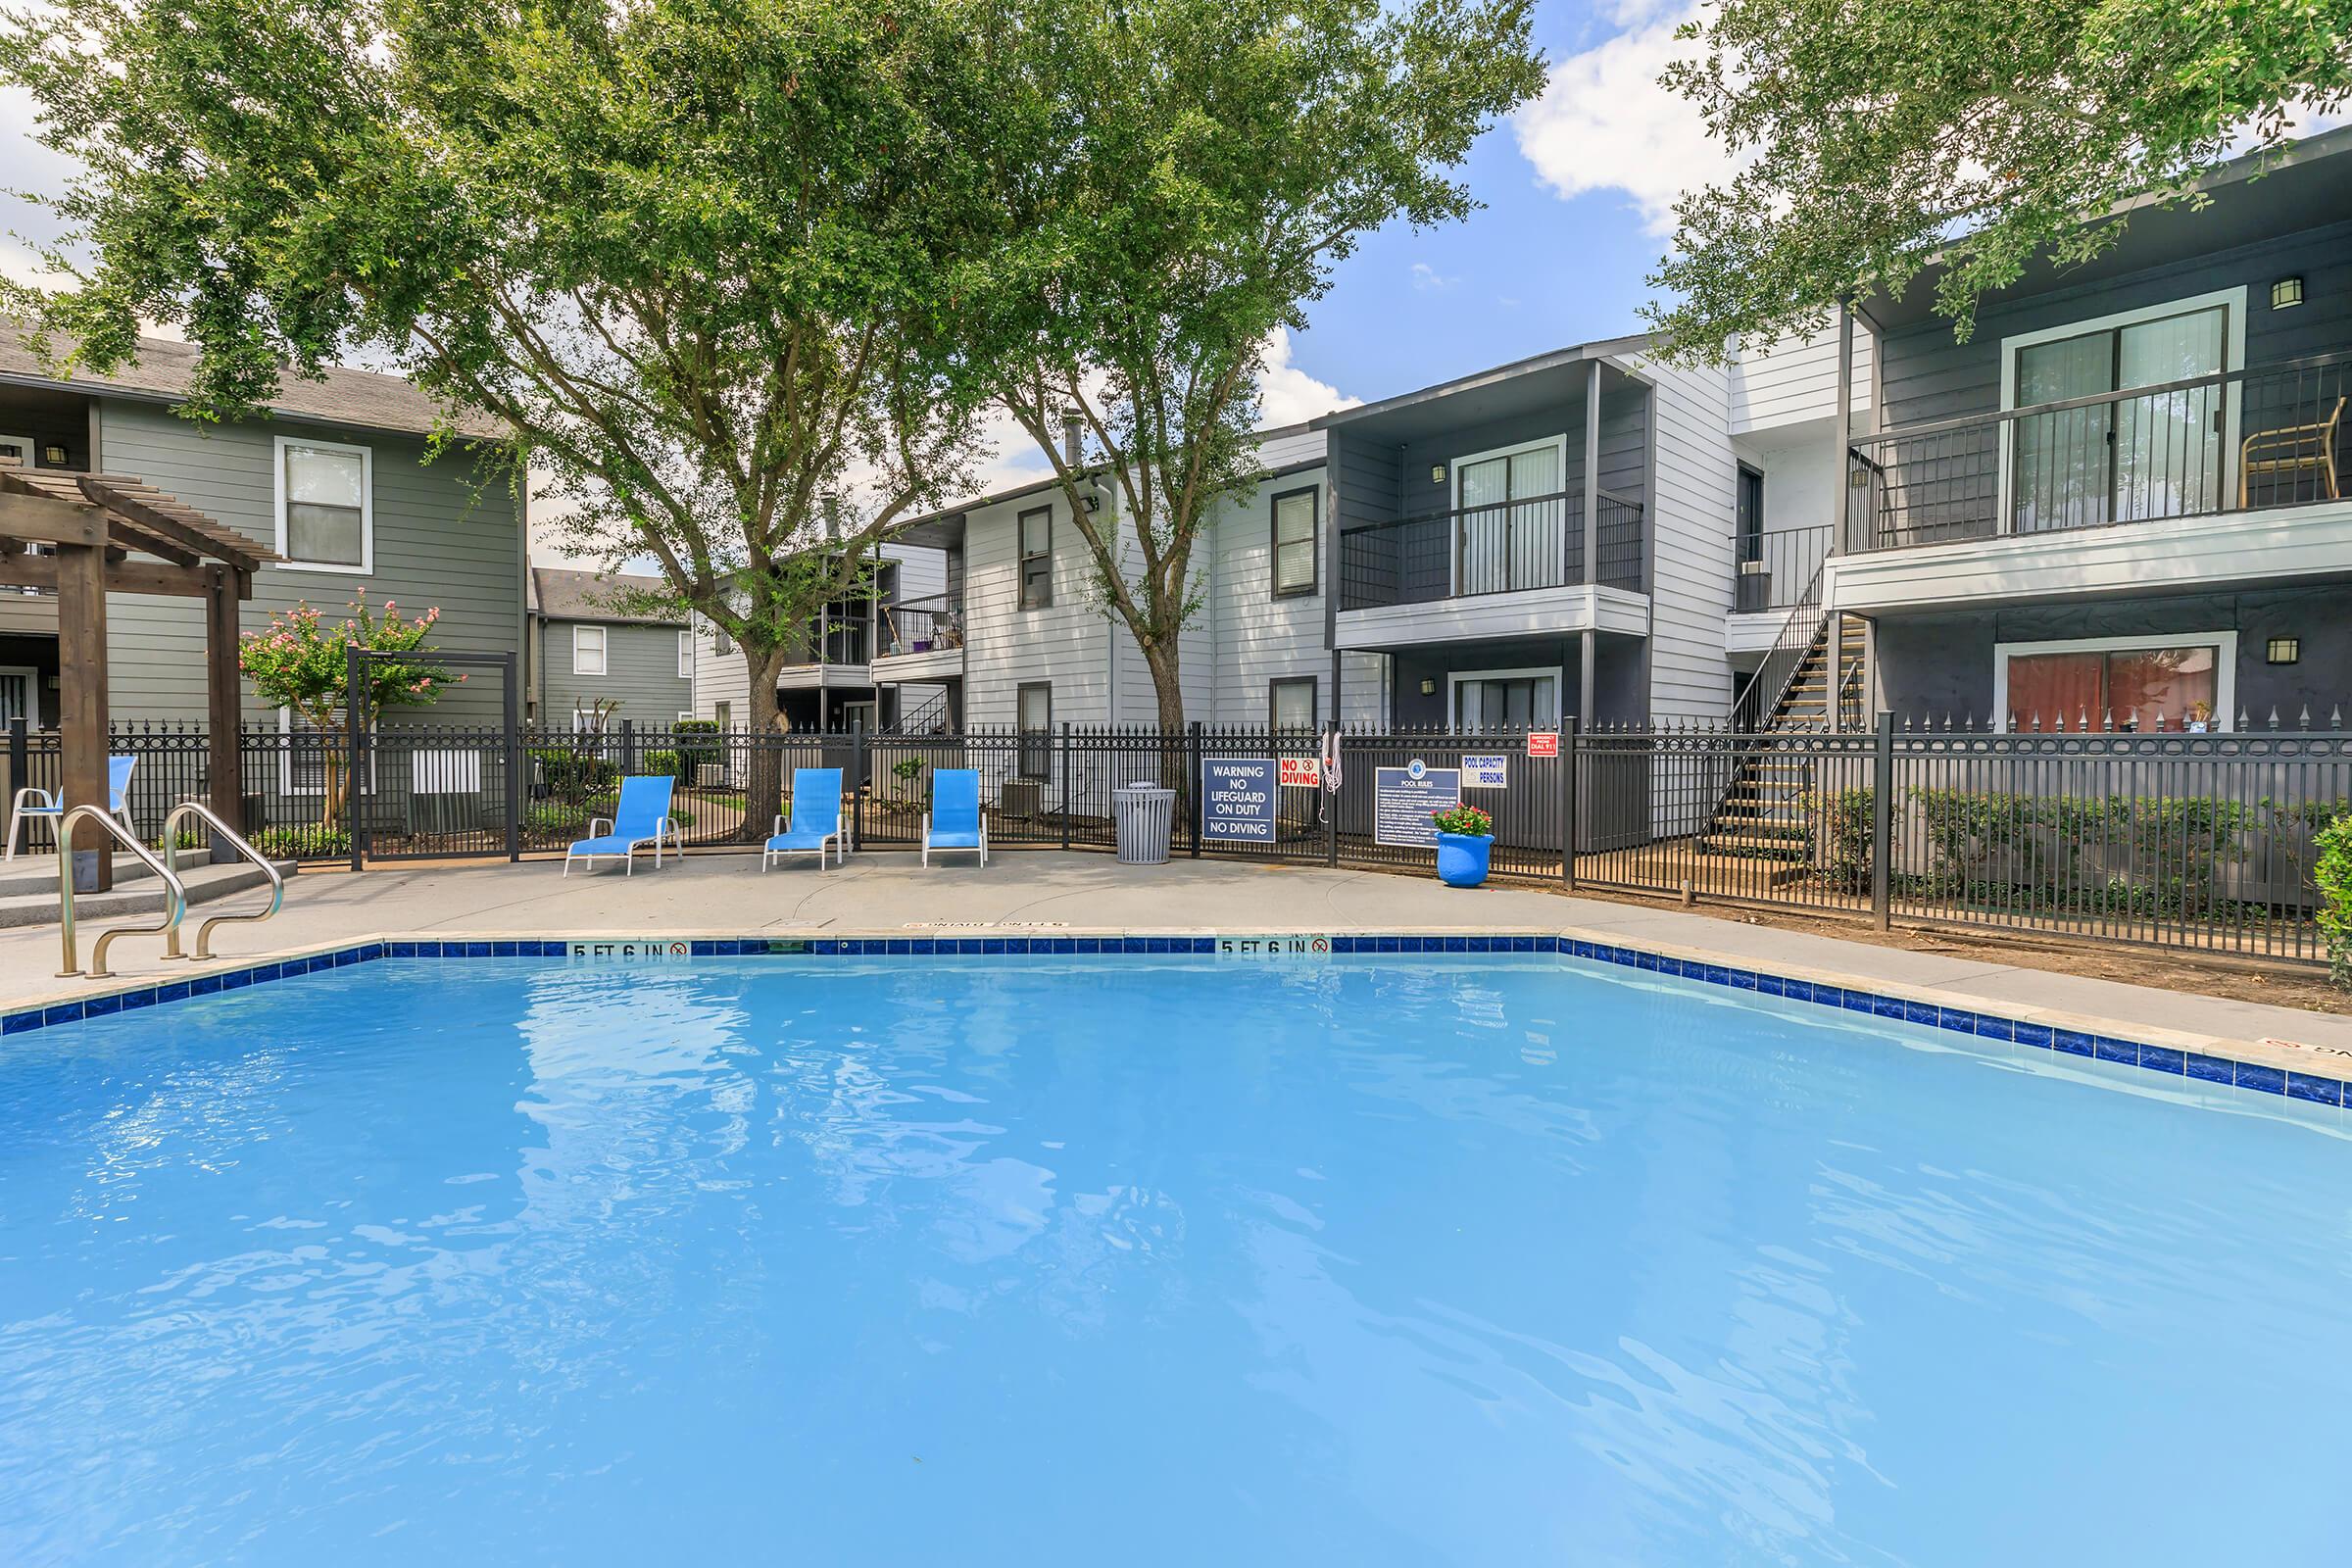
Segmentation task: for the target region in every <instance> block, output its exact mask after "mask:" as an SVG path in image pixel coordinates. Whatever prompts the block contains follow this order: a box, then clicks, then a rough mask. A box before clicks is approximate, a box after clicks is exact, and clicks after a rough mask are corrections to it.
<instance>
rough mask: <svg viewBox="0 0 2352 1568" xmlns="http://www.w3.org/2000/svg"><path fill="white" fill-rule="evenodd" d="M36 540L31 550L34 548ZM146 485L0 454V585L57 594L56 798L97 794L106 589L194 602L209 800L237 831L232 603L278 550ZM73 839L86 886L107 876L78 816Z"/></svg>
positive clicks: (98, 844) (103, 882)
mask: <svg viewBox="0 0 2352 1568" xmlns="http://www.w3.org/2000/svg"><path fill="white" fill-rule="evenodd" d="M35 546H37V547H39V550H38V552H37V553H36V551H35V550H34V548H33V547H35ZM282 559H283V558H282V557H280V556H279V555H278V554H277V553H276V552H275V551H273V550H270V549H268V548H266V547H264V546H262V545H259V544H257V543H255V542H254V541H253V540H252V539H250V538H248V537H246V536H245V535H244V534H241V533H239V532H237V531H236V530H235V529H233V528H229V527H226V526H224V525H223V524H221V523H219V522H216V521H215V520H214V519H212V518H211V517H208V516H206V515H204V514H203V513H201V512H198V511H197V510H195V509H194V508H193V507H189V506H185V505H182V504H181V503H180V502H178V501H176V500H174V499H173V498H172V497H171V496H169V495H166V494H165V493H164V492H163V491H161V490H158V489H156V488H155V487H154V486H153V485H151V484H147V483H145V482H143V481H141V480H138V479H134V478H131V477H128V476H127V475H123V474H116V473H70V472H67V471H65V470H63V469H57V468H27V467H25V466H21V465H18V464H15V463H8V462H0V585H6V586H14V587H30V588H47V589H53V590H55V592H56V594H57V673H58V709H59V713H58V741H59V749H60V752H61V757H60V762H61V766H62V777H61V779H60V783H61V784H62V786H63V789H62V791H61V793H60V796H59V799H60V801H61V802H62V803H63V804H64V805H65V806H67V807H69V808H71V807H74V806H82V805H95V806H97V807H98V808H99V809H102V810H103V809H105V808H106V807H107V805H108V804H109V803H108V801H107V781H106V771H107V751H108V747H109V740H108V728H107V711H106V689H107V657H106V596H107V595H108V594H110V593H118V594H161V595H169V596H172V597H179V598H193V599H200V600H202V601H203V602H204V667H205V685H206V693H207V698H208V702H207V708H206V711H207V714H208V718H209V722H208V724H207V726H206V734H207V740H208V742H209V751H210V758H209V769H208V771H209V775H210V782H211V786H212V802H211V805H212V808H213V809H214V810H215V811H216V812H218V813H219V814H220V816H221V820H222V821H224V822H226V823H228V824H229V825H230V826H231V827H233V828H235V829H236V830H237V831H238V832H240V833H242V832H244V831H245V826H246V825H245V822H244V819H243V817H242V815H241V814H240V813H241V812H242V811H243V809H244V781H243V778H242V772H243V768H242V765H241V762H240V759H239V755H238V750H237V729H238V723H239V720H240V718H241V717H242V708H241V704H240V703H239V700H238V688H237V679H238V677H237V605H238V604H239V602H240V601H243V600H247V599H251V598H252V597H253V574H254V572H255V571H256V570H257V569H259V568H260V566H261V565H262V564H263V563H265V562H270V561H278V560H282ZM74 847H75V848H76V849H78V850H91V851H95V852H96V853H97V882H96V886H97V887H98V888H99V889H101V890H103V889H106V888H108V887H111V886H113V883H114V856H113V852H112V846H111V844H110V843H109V841H108V840H107V838H106V837H105V835H104V832H103V830H102V829H99V828H97V827H94V826H92V825H91V824H89V823H86V822H85V823H83V824H82V826H81V827H80V828H79V829H78V831H77V832H76V835H75V841H74Z"/></svg>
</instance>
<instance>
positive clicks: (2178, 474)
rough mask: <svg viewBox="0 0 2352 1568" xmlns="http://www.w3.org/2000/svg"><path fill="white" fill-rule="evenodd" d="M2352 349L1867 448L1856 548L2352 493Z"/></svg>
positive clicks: (1918, 428) (2038, 407) (1915, 429)
mask: <svg viewBox="0 0 2352 1568" xmlns="http://www.w3.org/2000/svg"><path fill="white" fill-rule="evenodd" d="M2348 400H2352V354H2346V353H2334V354H2321V355H2314V356H2312V357H2310V358H2308V359H2301V360H2291V361H2286V362H2282V363H2280V364H2278V365H2271V366H2262V367H2258V368H2253V369H2249V370H2229V371H2225V372H2221V373H2217V374H2213V375H2200V376H2190V377H2186V378H2184V379H2181V380H2178V381H2167V382H2164V383H2162V384H2160V385H2155V386H2143V387H2132V388H2130V389H2128V390H2125V391H2121V392H2107V393H2099V394H2096V395H2093V396H2089V397H2080V398H2068V399H2065V400H2063V401H2061V402H2056V403H2041V404H2035V405H2034V406H2033V407H2031V408H2025V409H2015V410H2011V411H2009V412H2006V413H2002V414H1995V415H1985V416H1981V417H1970V418H1961V419H1939V420H1936V422H1934V423H1931V424H1917V425H1911V426H1908V427H1906V428H1903V429H1899V430H1890V431H1887V433H1886V434H1884V435H1878V436H1873V437H1871V438H1869V439H1867V440H1863V441H1858V442H1856V443H1854V448H1853V466H1854V473H1853V480H1852V483H1851V484H1850V485H1849V487H1848V489H1847V491H1846V500H1847V513H1846V526H1847V529H1848V533H1847V538H1848V539H1849V541H1850V545H1851V548H1853V549H1855V550H1895V549H1902V548H1905V547H1907V546H1912V545H1932V544H1945V543H1949V542H1951V541H1954V540H1963V539H1990V538H1997V537H2001V536H2004V535H2009V534H2035V533H2054V532H2061V531H2067V530H2072V529H2080V528H2104V527H2111V526H2115V525H2118V524H2127V523H2136V522H2153V521H2158V520H2161V519H2164V518H2168V517H2195V516H2209V515H2216V514H2220V513H2226V512H2241V511H2250V510H2255V509H2260V508H2272V507H2296V506H2310V505H2313V504H2316V503H2320V502H2327V501H2337V500H2341V499H2343V494H2344V492H2343V484H2344V480H2345V478H2346V474H2345V462H2346V460H2347V458H2352V447H2347V445H2346V437H2345V433H2344V424H2345V420H2344V415H2345V412H2346V406H2347V401H2348Z"/></svg>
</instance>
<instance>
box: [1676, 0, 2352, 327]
mask: <svg viewBox="0 0 2352 1568" xmlns="http://www.w3.org/2000/svg"><path fill="white" fill-rule="evenodd" d="M1680 36H1682V37H1683V38H1685V39H1686V40H1689V41H1691V43H1693V44H1695V45H1697V46H1698V47H1697V50H1696V52H1695V53H1694V55H1693V56H1692V57H1691V58H1688V59H1686V60H1684V61H1681V62H1678V63H1677V64H1676V65H1675V66H1673V67H1672V68H1670V69H1669V70H1668V72H1667V73H1666V75H1665V77H1664V78H1663V80H1664V81H1665V83H1666V84H1667V85H1668V86H1670V87H1673V88H1675V89H1676V90H1678V91H1680V92H1681V93H1683V94H1684V95H1685V96H1687V97H1688V98H1690V99H1691V101H1692V102H1693V103H1695V104H1696V105H1697V106H1698V109H1699V112H1700V113H1701V114H1703V115H1704V116H1705V119H1706V123H1707V126H1708V128H1709V130H1710V131H1711V132H1712V133H1713V135H1714V136H1715V137H1716V138H1717V139H1718V140H1719V141H1721V142H1722V143H1723V145H1724V147H1725V148H1726V150H1727V151H1729V152H1730V153H1732V154H1733V155H1734V156H1735V157H1737V158H1740V159H1743V160H1748V162H1747V163H1746V165H1745V167H1744V168H1743V169H1741V170H1740V172H1739V173H1737V174H1736V175H1734V176H1733V177H1732V178H1731V179H1730V180H1729V181H1728V182H1727V183H1722V184H1717V185H1712V186H1710V187H1708V188H1707V189H1705V190H1701V191H1697V192H1694V193H1691V194H1690V195H1687V196H1686V197H1685V198H1684V199H1683V201H1682V202H1681V203H1680V204H1679V205H1678V206H1677V208H1676V216H1677V219H1678V224H1679V226H1678V228H1677V231H1676V234H1675V238H1674V247H1673V253H1672V254H1671V255H1670V256H1669V257H1668V258H1667V260H1666V261H1665V263H1664V264H1663V265H1662V266H1661V267H1660V269H1659V271H1658V273H1657V275H1656V276H1655V277H1653V278H1652V279H1651V281H1652V282H1653V283H1655V284H1657V285H1659V286H1661V287H1663V288H1665V289H1668V290H1671V291H1673V292H1674V293H1675V294H1676V295H1678V296H1679V298H1678V299H1677V300H1676V301H1675V302H1674V303H1672V304H1671V305H1666V306H1658V307H1653V308H1652V312H1651V314H1652V317H1653V319H1655V321H1656V322H1657V323H1658V325H1660V326H1661V327H1662V328H1663V329H1664V330H1665V331H1666V332H1667V334H1668V335H1669V337H1670V339H1671V340H1672V342H1673V345H1674V347H1675V349H1676V350H1677V351H1678V352H1679V353H1681V354H1684V355H1686V356H1696V357H1714V356H1717V355H1719V354H1721V353H1722V351H1723V349H1724V346H1725V344H1726V343H1727V342H1728V340H1729V339H1730V338H1731V337H1732V336H1733V335H1735V334H1740V335H1746V336H1749V337H1753V338H1759V339H1761V338H1769V337H1775V336H1779V335H1782V334H1788V333H1798V334H1801V333H1809V332H1813V331H1817V330H1819V329H1820V328H1821V327H1822V326H1823V325H1824V324H1825V323H1826V322H1827V321H1828V320H1829V319H1830V315H1831V312H1832V311H1833V310H1834V308H1835V307H1837V306H1838V305H1839V304H1858V303H1860V302H1862V301H1864V300H1867V299H1869V298H1870V297H1872V296H1874V295H1876V294H1879V293H1881V292H1889V293H1898V294H1899V293H1900V292H1901V291H1902V290H1903V289H1904V288H1905V287H1906V286H1907V285H1908V284H1909V283H1910V282H1911V281H1912V280H1913V279H1914V278H1915V277H1916V276H1917V275H1918V274H1919V272H1920V271H1921V270H1922V269H1923V268H1925V267H1926V266H1927V265H1928V264H1929V263H1930V261H1931V260H1937V261H1940V262H1943V263H1945V264H1947V265H1944V267H1943V270H1941V271H1940V273H1939V274H1938V276H1937V278H1936V308H1937V309H1938V310H1939V311H1940V312H1941V313H1943V314H1944V315H1946V316H1948V317H1949V318H1950V319H1952V320H1953V322H1954V323H1955V329H1956V331H1957V332H1958V334H1959V335H1960V336H1961V337H1963V338H1965V337H1966V336H1967V335H1968V334H1969V332H1970V331H1971V329H1972V328H1973V325H1974V319H1975V309H1976V305H1977V302H1978V300H1979V299H1980V298H1981V297H1982V296H1983V295H1984V294H1985V293H1986V292H1987V291H1989V290H1993V289H1998V288H2001V287H2003V286H2005V285H2007V284H2009V283H2011V282H2013V281H2015V280H2016V278H2017V277H2018V276H2019V274H2020V272H2021V271H2022V270H2024V268H2025V267H2026V266H2027V264H2028V263H2030V262H2032V261H2033V260H2034V258H2035V257H2036V256H2043V255H2046V256H2047V257H2049V258H2050V259H2052V260H2054V261H2056V262H2058V263H2060V264H2062V265H2063V264H2066V263H2071V262H2080V261H2082V260H2085V259H2087V258H2089V257H2091V256H2095V255H2097V254H2098V253H2100V252H2101V251H2103V250H2106V249H2107V248H2108V247H2110V246H2112V245H2114V244H2115V243H2116V241H2117V240H2118V239H2119V238H2121V237H2122V235H2123V232H2124V229H2125V226H2126V224H2127V223H2128V222H2129V215H2128V214H2126V213H2124V212H2122V211H2120V210H2119V205H2120V204H2121V203H2123V202H2124V201H2126V200H2127V199H2129V198H2132V197H2136V196H2138V195H2140V194H2141V193H2143V192H2146V193H2153V194H2155V195H2156V196H2157V197H2158V198H2160V199H2164V200H2170V201H2195V200H2196V199H2197V197H2196V196H2195V194H2194V192H2193V190H2192V188H2191V187H2192V185H2193V183H2194V181H2195V180H2196V179H2197V178H2198V177H2199V176H2200V175H2202V174H2204V173H2206V172H2209V171H2210V170H2211V169H2212V168H2213V167H2214V166H2215V165H2216V164H2217V163H2219V162H2221V161H2222V160H2224V159H2226V158H2228V157H2230V156H2232V155H2233V154H2234V153H2237V152H2240V151H2247V150H2262V149H2277V148H2280V147H2283V146H2285V145H2287V144H2288V143H2289V141H2290V140H2291V132H2292V126H2293V124H2294V123H2295V122H2296V120H2297V119H2298V117H2299V116H2302V115H2305V114H2308V113H2315V112H2316V113H2328V112H2332V111H2336V110H2340V109H2342V108H2343V107H2344V105H2345V104H2346V102H2347V99H2348V97H2352V11H2348V10H2347V9H2346V7H2345V6H2344V5H2343V4H2341V3H2340V0H2337V3H2330V4H2311V3H2307V0H2187V3H2183V0H1880V3H1874V4H1872V5H1868V6H1862V7H1855V6H1851V5H1845V4H1839V3H1835V0H1721V3H1720V4H1718V5H1717V6H1715V7H1714V8H1713V9H1712V10H1711V12H1709V13H1708V14H1707V16H1706V20H1704V21H1703V22H1692V23H1691V24H1689V25H1686V26H1685V27H1684V28H1683V29H1682V32H1681V34H1680Z"/></svg>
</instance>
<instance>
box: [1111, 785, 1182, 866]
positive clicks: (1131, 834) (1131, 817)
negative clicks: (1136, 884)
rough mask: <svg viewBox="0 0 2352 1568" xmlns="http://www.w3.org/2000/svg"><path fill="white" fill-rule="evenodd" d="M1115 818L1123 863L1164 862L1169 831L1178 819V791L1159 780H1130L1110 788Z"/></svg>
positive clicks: (1158, 863) (1166, 854)
mask: <svg viewBox="0 0 2352 1568" xmlns="http://www.w3.org/2000/svg"><path fill="white" fill-rule="evenodd" d="M1110 815H1111V820H1112V821H1113V822H1114V823H1115V824H1117V827H1118V832H1119V861H1120V863H1121V864H1123V865H1162V864H1165V863H1166V861H1167V858H1168V833H1169V830H1170V829H1171V828H1172V827H1173V826H1174V824H1175V821H1176V792H1175V791H1174V790H1163V789H1161V788H1160V787H1159V786H1158V785H1156V784H1140V783H1139V784H1130V785H1128V786H1127V787H1126V788H1125V789H1117V790H1112V791H1111V792H1110Z"/></svg>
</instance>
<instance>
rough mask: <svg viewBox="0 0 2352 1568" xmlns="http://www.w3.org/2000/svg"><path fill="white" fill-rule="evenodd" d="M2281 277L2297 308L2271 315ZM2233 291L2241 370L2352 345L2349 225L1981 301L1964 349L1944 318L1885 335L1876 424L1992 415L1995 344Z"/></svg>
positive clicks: (1997, 379) (1997, 371) (1997, 384)
mask: <svg viewBox="0 0 2352 1568" xmlns="http://www.w3.org/2000/svg"><path fill="white" fill-rule="evenodd" d="M2125 243H2127V244H2129V243H2130V241H2129V240H2128V239H2127V240H2126V241H2125ZM2288 276H2301V277H2302V278H2303V279H2304V303H2303V304H2302V305H2299V306H2297V307H2295V308H2294V309H2292V310H2285V311H2274V310H2272V309H2271V284H2272V283H2273V282H2274V281H2276V280H2277V279H2278V278H2281V277H2288ZM2241 286H2242V287H2243V288H2244V289H2245V290H2246V299H2247V312H2246V323H2245V324H2246V364H2247V365H2248V366H2261V365H2264V364H2269V363H2274V362H2277V361H2279V360H2289V359H2296V358H2300V357H2302V356H2304V355H2307V354H2318V353H2323V352H2327V351H2330V350H2335V349H2342V348H2346V347H2352V223H2331V224H2329V225H2327V226H2326V227H2324V228H2313V229H2309V230H2306V231H2304V232H2303V233H2301V234H2297V235H2292V236H2289V237H2288V238H2285V239H2279V240H2274V241H2270V242H2268V243H2265V244H2261V245H2249V246H2244V247H2241V248H2239V249H2237V250H2232V251H2225V252H2222V253H2220V254H2217V255H2214V256H2208V257H2203V258H2200V259H2198V260H2197V261H2194V262H2186V263H2180V264H2177V265H2175V266H2171V267H2162V268H2154V269H2151V270H2147V271H2144V272H2135V273H2132V274H2131V275H2129V276H2126V277H2122V278H2118V279H2115V280H2114V281H2111V282H2104V283H2096V284H2088V285H2085V286H2082V287H2080V288H2069V289H2058V290H2054V291H2052V292H2049V293H2046V294H2036V295H2033V296H2031V297H2027V298H2020V299H2008V300H1991V301H1987V302H1986V303H1985V306H1984V308H1983V309H1982V310H1980V311H1979V313H1978V316H1977V329H1976V332H1975V334H1974V335H1973V336H1972V337H1971V338H1970V339H1969V341H1967V342H1966V343H1961V342H1956V341H1954V339H1953V336H1952V328H1951V325H1950V323H1949V322H1945V321H1929V322H1926V323H1924V324H1922V325H1919V326H1915V327H1911V328H1909V329H1908V330H1905V331H1902V332H1895V333H1889V334H1888V335H1887V339H1886V342H1885V343H1884V345H1883V346H1882V349H1881V355H1882V359H1881V365H1880V375H1881V380H1882V385H1883V393H1882V395H1883V396H1884V397H1885V399H1886V422H1887V424H1888V425H1902V424H1916V423H1920V422H1923V421H1926V420H1930V419H1950V418H1958V417H1962V416H1965V415H1972V414H1990V413H1994V412H1996V411H1997V410H1998V409H1999V408H2000V404H2001V340H2002V339H2003V338H2005V337H2012V336H2015V335H2016V334H2018V333H2021V332H2036V331H2041V330H2043V329H2045V328H2048V327H2055V326H2063V325H2065V324H2067V323H2068V322H2070V321H2082V320H2092V319H2097V318H2099V317H2102V316H2112V315H2114V314H2116V313H2118V312H2121V311H2131V310H2138V309H2140V308H2142V307H2145V306H2151V305H2161V304H2164V303H2165V302H2166V301H2168V300H2177V299H2184V298H2187V297H2189V296H2191V295H2197V294H2207V293H2212V292H2214V291H2216V290H2220V289H2227V288H2237V287H2241Z"/></svg>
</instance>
